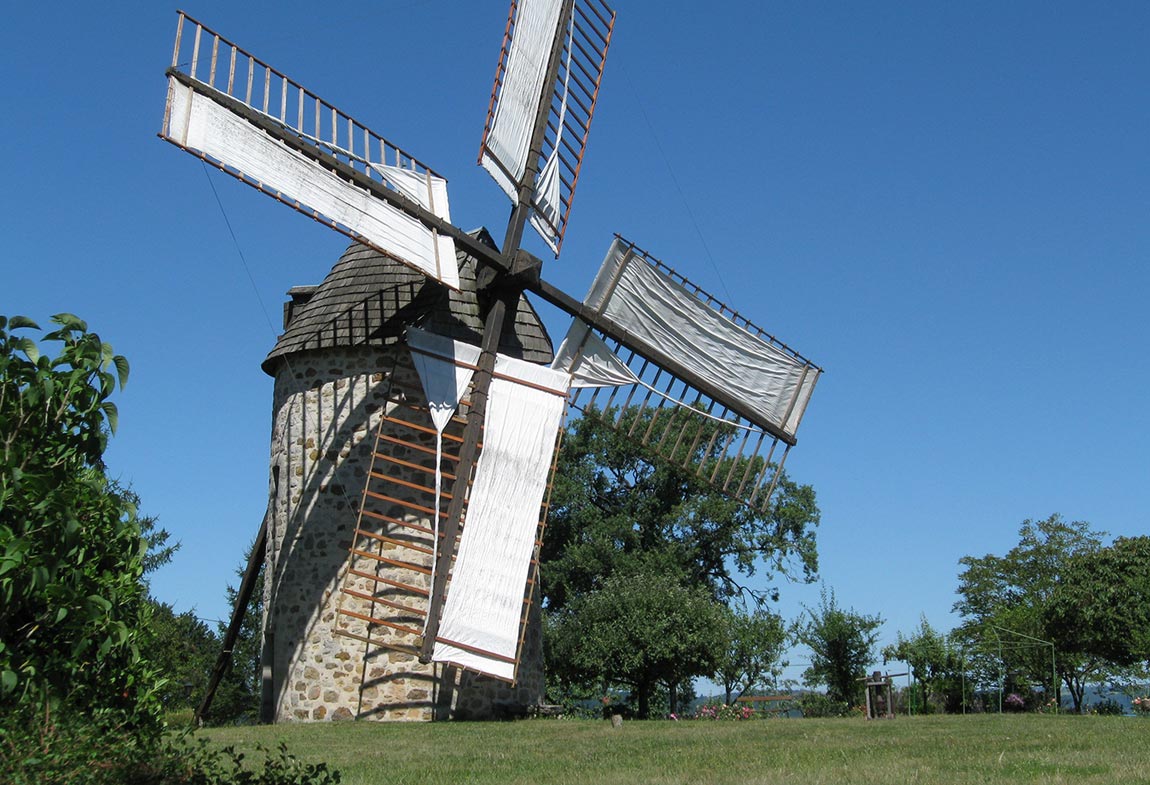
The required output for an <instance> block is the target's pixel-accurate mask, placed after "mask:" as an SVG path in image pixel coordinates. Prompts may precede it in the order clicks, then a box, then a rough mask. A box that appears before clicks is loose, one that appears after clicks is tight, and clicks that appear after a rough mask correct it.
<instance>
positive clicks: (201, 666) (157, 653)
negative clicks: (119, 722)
mask: <svg viewBox="0 0 1150 785" xmlns="http://www.w3.org/2000/svg"><path fill="white" fill-rule="evenodd" d="M152 603H153V609H152V619H151V630H152V643H151V646H150V647H149V650H148V657H149V659H150V660H151V661H152V663H153V664H154V665H155V666H156V667H157V668H158V669H159V671H160V673H161V674H163V676H164V678H165V679H166V683H165V684H164V686H163V687H162V688H161V690H160V693H159V697H160V702H161V704H162V705H163V707H164V710H165V711H179V710H187V709H195V708H196V706H198V705H199V704H198V701H199V699H200V697H201V696H202V695H203V694H204V688H205V687H206V686H207V680H208V674H209V673H210V672H211V669H212V664H213V663H214V662H215V658H216V653H217V652H218V651H219V648H220V641H219V639H218V638H217V637H216V636H215V634H214V633H213V632H212V630H211V629H210V628H209V627H208V625H206V624H204V623H203V622H202V621H200V620H199V619H198V618H196V615H195V612H194V611H184V612H183V613H176V612H175V609H174V608H172V606H171V605H169V604H167V603H163V602H158V601H156V600H152Z"/></svg>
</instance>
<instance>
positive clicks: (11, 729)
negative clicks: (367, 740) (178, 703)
mask: <svg viewBox="0 0 1150 785" xmlns="http://www.w3.org/2000/svg"><path fill="white" fill-rule="evenodd" d="M18 719H19V721H18V722H10V721H6V722H5V723H4V724H3V727H0V782H3V783H5V785H337V783H339V782H340V774H339V772H338V771H335V770H334V769H330V768H329V767H328V766H327V764H325V763H314V764H313V763H304V762H302V761H300V760H299V759H297V758H295V757H294V756H292V755H290V754H289V753H288V751H287V747H286V746H285V745H283V744H281V745H280V746H279V748H278V749H276V750H275V751H274V752H272V751H268V750H267V749H265V748H263V747H261V746H258V745H257V747H256V752H257V754H256V755H255V756H251V757H250V758H249V757H248V756H245V755H244V754H243V753H240V752H236V751H235V749H234V748H232V747H225V748H223V749H215V748H212V747H209V746H208V744H207V742H206V741H205V740H203V739H200V740H196V739H195V738H194V737H193V736H192V735H191V734H190V733H189V732H185V733H183V734H178V735H169V736H167V737H163V738H161V737H148V736H146V735H145V736H141V735H138V734H136V733H133V732H131V731H130V730H128V729H125V728H123V727H114V726H108V725H105V724H101V723H99V722H93V721H91V719H90V718H88V717H85V716H83V715H81V714H78V713H63V714H55V713H53V712H50V711H45V712H44V713H42V714H39V715H31V714H29V713H28V712H21V713H20V715H19V717H18Z"/></svg>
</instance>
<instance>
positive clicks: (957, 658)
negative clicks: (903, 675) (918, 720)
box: [882, 616, 963, 711]
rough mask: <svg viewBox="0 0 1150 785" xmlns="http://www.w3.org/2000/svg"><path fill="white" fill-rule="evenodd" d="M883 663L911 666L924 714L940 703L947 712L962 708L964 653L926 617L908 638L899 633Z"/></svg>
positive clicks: (884, 651)
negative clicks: (892, 661)
mask: <svg viewBox="0 0 1150 785" xmlns="http://www.w3.org/2000/svg"><path fill="white" fill-rule="evenodd" d="M882 658H883V663H884V664H885V663H886V662H887V661H888V660H898V661H900V662H905V663H906V664H907V665H909V666H910V670H911V674H912V675H913V676H914V679H915V682H916V683H917V685H918V689H919V691H920V693H921V697H922V705H923V708H922V710H924V711H929V710H930V707H931V706H932V705H933V701H934V700H938V699H941V700H942V703H943V707H944V708H945V710H946V711H959V710H961V708H962V700H963V693H962V684H963V678H962V669H963V662H962V651H961V648H959V647H956V646H955V645H953V644H952V643H951V641H950V640H949V638H948V636H946V635H944V634H942V633H940V632H938V631H937V630H935V629H934V628H933V627H932V626H931V625H930V622H928V621H927V620H926V617H925V616H923V617H922V619H921V620H920V622H919V626H918V629H917V630H916V631H915V632H913V633H911V634H910V635H908V636H904V635H903V634H902V633H901V632H900V633H898V639H897V641H896V642H895V643H893V644H891V645H889V646H885V647H883V650H882Z"/></svg>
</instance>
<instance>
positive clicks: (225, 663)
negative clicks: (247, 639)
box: [195, 515, 268, 725]
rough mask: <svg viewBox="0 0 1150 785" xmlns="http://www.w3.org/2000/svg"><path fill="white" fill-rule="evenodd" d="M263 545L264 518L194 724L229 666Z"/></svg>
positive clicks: (260, 564)
mask: <svg viewBox="0 0 1150 785" xmlns="http://www.w3.org/2000/svg"><path fill="white" fill-rule="evenodd" d="M267 545H268V516H266V515H265V516H264V519H263V522H262V523H261V524H260V531H259V534H257V535H256V541H255V543H254V544H253V545H252V552H251V555H250V556H249V557H248V565H247V567H246V568H245V569H244V577H243V580H241V581H240V590H239V591H238V592H237V593H236V606H235V607H234V608H232V620H231V622H230V623H229V624H228V631H227V632H226V633H225V634H224V642H223V646H222V647H221V648H220V654H219V656H218V657H216V664H215V667H213V668H212V675H211V677H210V678H209V679H208V688H207V690H206V691H205V692H204V699H203V701H201V702H200V707H199V708H198V709H196V714H195V722H196V725H203V723H204V719H205V718H206V717H207V716H208V714H209V712H210V711H211V708H212V700H213V699H214V698H215V697H216V690H217V689H219V686H220V681H221V680H222V679H223V678H224V674H225V673H227V672H228V667H229V666H230V665H231V664H232V649H233V648H234V647H235V645H236V639H237V638H238V637H239V636H240V627H241V626H242V625H243V623H244V615H245V614H246V613H247V609H248V602H249V601H250V600H251V598H252V590H253V589H255V586H256V579H257V578H259V575H260V568H262V567H263V564H264V555H265V553H266V551H267Z"/></svg>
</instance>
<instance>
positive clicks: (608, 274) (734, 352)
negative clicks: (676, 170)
mask: <svg viewBox="0 0 1150 785" xmlns="http://www.w3.org/2000/svg"><path fill="white" fill-rule="evenodd" d="M583 302H584V304H585V305H586V306H588V307H589V308H591V309H592V310H594V311H596V312H598V313H600V314H602V315H604V316H606V317H608V318H609V319H611V320H612V321H613V322H615V324H617V325H618V326H619V327H620V328H621V329H622V330H624V331H625V332H626V334H627V341H626V343H627V345H628V346H630V347H631V348H633V349H634V350H636V351H637V352H639V353H640V354H642V355H644V356H646V357H648V358H650V359H651V360H653V361H655V362H656V363H659V362H660V361H664V362H667V361H669V362H671V363H674V364H678V365H679V366H682V367H685V368H687V369H689V370H690V371H692V372H693V373H695V374H696V375H697V376H698V377H699V378H701V379H704V380H706V381H707V382H708V384H710V386H711V387H713V388H715V389H717V390H722V391H723V392H724V394H725V395H726V396H728V397H729V398H730V400H731V401H733V402H734V403H736V404H737V408H739V409H741V410H743V411H745V412H746V413H747V414H748V415H749V416H752V419H754V420H757V421H759V422H760V423H764V424H770V425H772V426H774V427H776V428H778V429H780V430H782V431H783V432H784V433H786V434H788V435H791V436H793V435H794V433H795V430H796V429H797V428H798V425H799V421H800V420H801V419H802V416H803V412H804V410H805V409H806V405H807V402H808V401H809V400H810V396H811V392H812V390H813V389H814V386H815V382H816V381H817V379H818V376H819V373H820V371H819V369H818V368H817V367H815V366H813V365H810V364H808V363H806V362H804V361H803V360H801V359H799V358H797V357H794V356H792V355H790V354H788V353H787V352H785V351H783V350H782V349H780V348H778V347H777V346H774V345H772V344H771V343H769V342H768V341H765V340H763V339H762V338H760V337H758V336H756V335H753V334H752V333H750V332H748V331H747V330H745V329H743V328H742V327H741V326H740V325H738V324H736V323H735V322H733V321H731V320H730V319H728V318H726V317H725V316H723V315H722V314H720V313H718V312H717V311H715V310H714V309H713V308H711V307H709V306H708V305H707V304H706V303H704V302H702V301H701V300H700V299H699V298H698V297H696V296H695V294H693V293H692V292H690V291H689V290H688V289H686V288H685V287H683V286H681V285H680V284H679V283H678V282H676V281H675V280H674V279H672V278H671V277H670V276H668V275H666V274H664V273H662V272H660V271H659V270H658V269H656V268H655V267H654V266H653V265H651V264H650V263H648V262H647V261H645V260H644V259H642V258H641V257H639V256H637V255H636V254H634V253H633V252H632V251H631V250H630V247H629V246H628V244H627V243H626V242H624V241H623V240H621V239H619V238H616V239H615V241H614V242H613V243H612V244H611V248H610V250H609V251H608V252H607V257H606V258H605V259H604V260H603V266H602V267H600V268H599V272H598V274H597V275H596V277H595V281H594V282H593V283H592V284H591V290H590V292H589V293H588V294H587V297H586V298H584V300H583Z"/></svg>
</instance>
